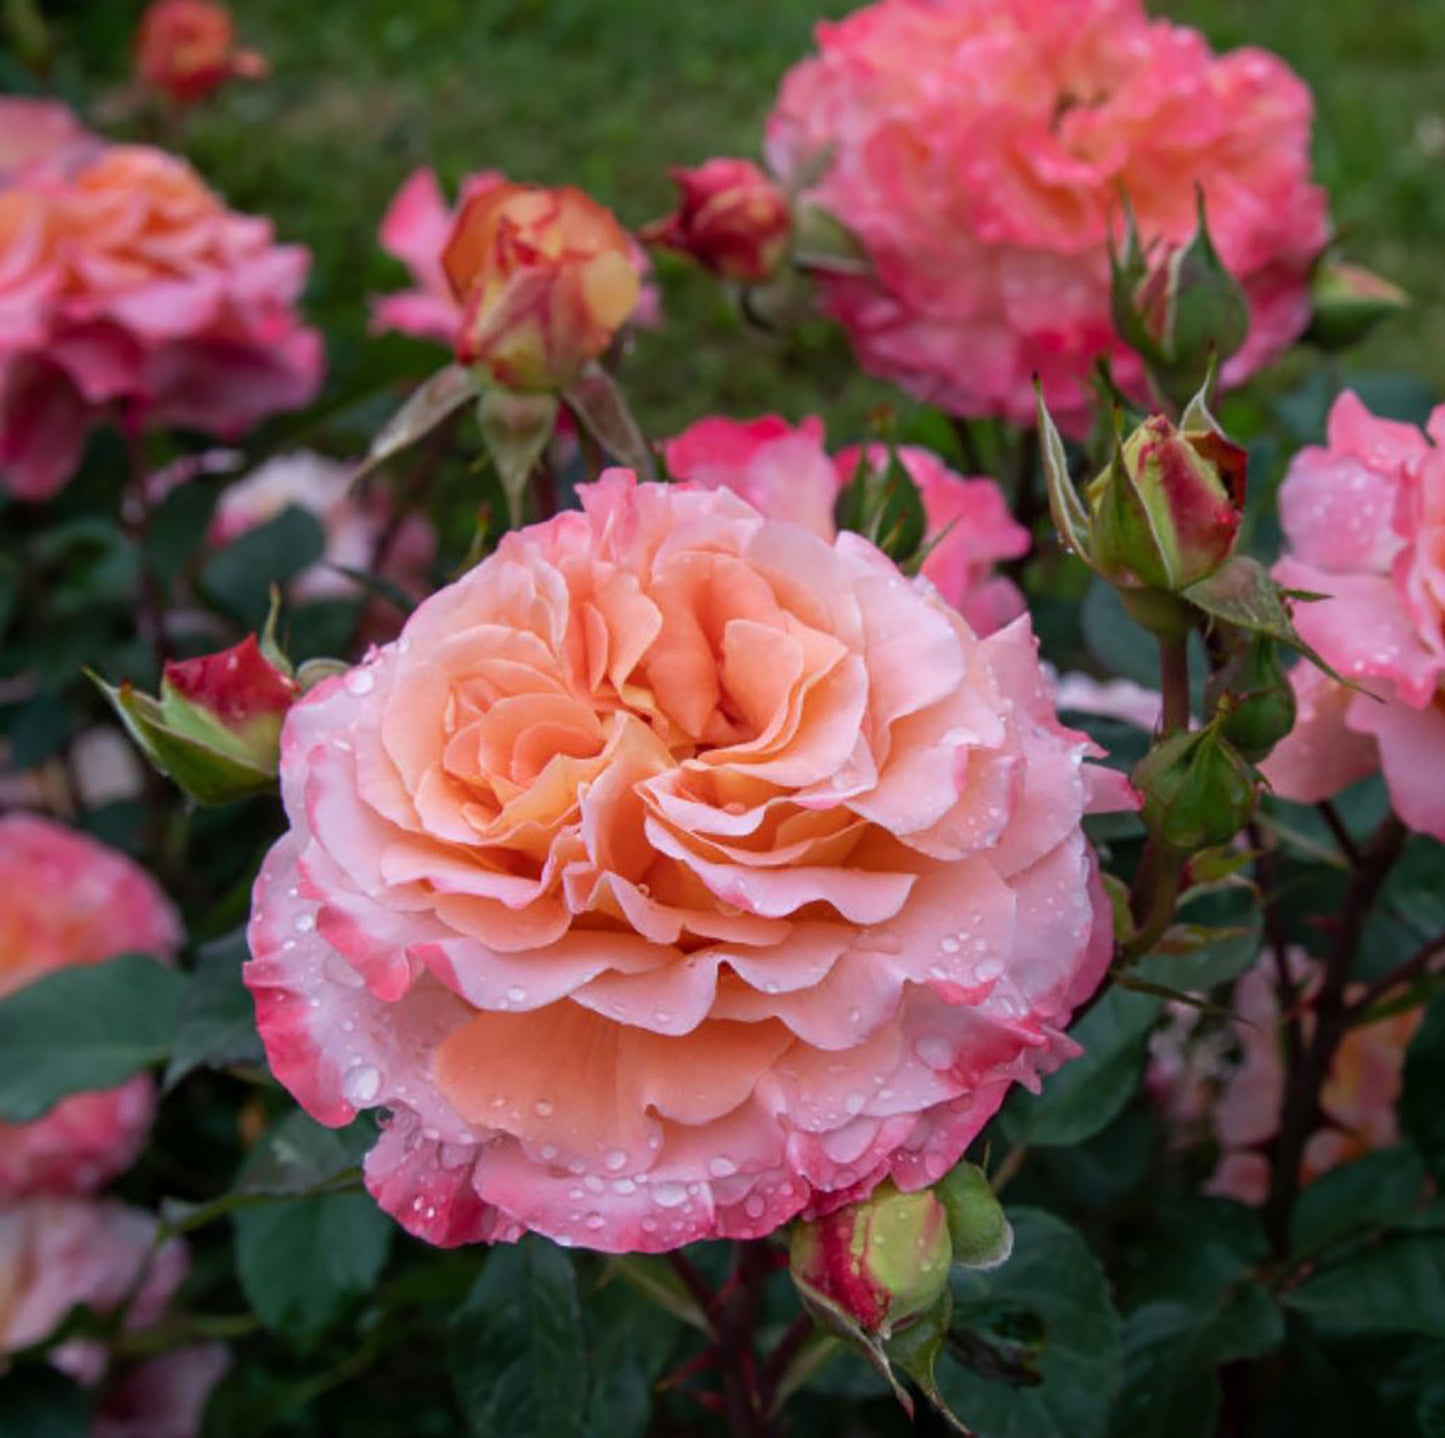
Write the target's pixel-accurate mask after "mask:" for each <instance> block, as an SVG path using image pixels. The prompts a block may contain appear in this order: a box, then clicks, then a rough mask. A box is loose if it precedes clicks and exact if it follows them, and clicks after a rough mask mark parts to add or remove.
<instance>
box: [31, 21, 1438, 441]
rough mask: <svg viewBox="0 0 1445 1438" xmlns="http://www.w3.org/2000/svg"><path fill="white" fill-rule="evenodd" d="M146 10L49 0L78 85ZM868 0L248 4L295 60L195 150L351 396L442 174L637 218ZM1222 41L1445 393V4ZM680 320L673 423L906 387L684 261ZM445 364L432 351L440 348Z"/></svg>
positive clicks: (1403, 354)
mask: <svg viewBox="0 0 1445 1438" xmlns="http://www.w3.org/2000/svg"><path fill="white" fill-rule="evenodd" d="M140 8H141V7H140V5H139V4H131V3H129V0H88V3H77V0H71V3H69V4H66V3H65V0H60V3H59V4H58V5H57V6H56V7H55V8H53V9H52V10H50V11H49V13H50V14H51V16H52V18H53V22H54V24H55V27H56V30H57V34H58V38H59V39H60V40H61V42H62V44H63V45H64V47H65V49H66V52H67V54H68V56H69V59H68V61H67V68H66V70H65V71H64V75H65V79H66V82H67V83H68V84H71V85H73V86H74V87H75V89H76V91H77V93H84V92H89V93H90V94H92V95H93V94H94V92H95V87H96V85H97V84H101V83H104V82H105V81H107V80H113V79H115V78H116V77H118V76H119V75H121V74H123V72H124V67H125V64H126V48H127V45H128V39H129V35H130V33H131V30H132V28H133V25H134V21H135V17H136V15H137V14H138V13H139V10H140ZM849 8H851V7H850V6H849V5H848V4H847V3H845V0H825V3H819V0H236V3H235V4H234V9H235V11H236V14H237V18H238V23H239V27H240V30H241V32H242V35H243V38H244V40H245V41H246V42H247V43H250V44H254V45H256V46H259V47H260V48H261V49H262V50H264V51H265V52H266V54H267V55H268V56H269V57H270V58H271V61H272V63H273V66H274V75H273V77H272V78H271V79H270V80H269V81H267V82H266V83H264V84H260V85H254V86H247V85H235V86H233V87H231V88H230V89H229V90H228V91H227V92H225V94H223V95H222V96H221V97H219V99H218V100H217V101H216V102H214V103H213V104H212V105H211V106H209V107H208V108H207V109H206V110H205V111H204V112H203V113H202V114H200V115H199V116H197V117H196V119H195V121H194V122H193V124H192V126H191V129H190V132H189V134H188V136H187V147H188V149H189V151H190V153H191V155H192V156H193V158H194V159H195V160H196V161H197V163H198V164H199V165H200V166H201V167H202V169H203V170H204V171H205V173H206V174H207V175H208V176H209V177H210V178H211V180H212V181H213V182H214V183H215V184H216V185H217V186H218V187H219V188H220V189H222V190H223V191H224V192H225V193H226V194H227V195H228V196H229V197H230V199H231V200H232V201H233V203H235V204H237V205H239V206H241V207H243V208H248V209H255V210H261V211H265V212H266V213H269V214H271V215H273V216H274V217H275V219H276V222H277V225H278V228H279V230H280V232H281V233H282V235H284V236H285V237H287V238H289V239H295V240H301V241H304V242H306V243H307V244H309V245H310V246H311V247H312V249H313V251H314V253H315V256H316V268H315V274H314V280H313V285H312V291H311V294H310V296H309V301H308V302H309V305H310V308H311V310H312V312H313V313H314V314H315V316H316V317H317V318H318V319H319V320H320V321H321V322H322V323H323V324H324V325H325V327H326V329H327V331H328V333H329V335H330V336H331V338H332V347H333V366H334V370H335V373H336V375H337V376H338V383H339V384H341V385H343V386H344V385H345V383H346V382H347V377H348V374H351V373H353V372H356V371H357V370H358V369H359V368H364V367H365V363H366V361H365V359H364V356H365V355H366V353H367V347H366V345H365V343H364V335H365V307H364V296H365V295H366V294H367V293H368V292H369V291H376V290H380V289H386V288H390V287H395V286H397V285H399V284H400V283H401V278H402V277H401V272H400V271H399V269H398V268H397V267H395V266H394V265H392V264H391V263H390V262H389V261H388V260H387V259H386V257H385V256H383V255H381V254H380V253H379V252H378V250H377V249H376V245H375V232H376V225H377V221H378V219H379V218H380V216H381V214H382V211H383V209H384V207H385V205H386V203H387V200H388V199H389V197H390V196H391V194H392V193H393V191H394V190H395V188H396V186H397V185H398V183H399V182H400V181H401V180H402V178H403V177H404V176H405V175H406V174H407V173H408V172H409V171H410V170H411V169H412V168H413V167H414V166H416V165H419V164H423V163H431V164H434V165H436V166H437V168H438V169H439V170H440V171H441V173H442V175H443V177H444V179H446V180H448V181H452V180H454V179H455V178H456V176H457V175H459V174H461V173H463V172H464V171H466V170H469V169H481V168H486V167H495V168H498V169H502V170H504V171H506V172H507V173H508V174H509V175H512V176H514V177H516V178H520V179H531V180H537V181H541V182H546V183H560V182H564V181H565V182H571V183H576V184H579V185H582V186H584V187H585V188H587V189H589V190H590V191H592V192H593V193H595V194H596V195H597V196H598V197H599V198H601V199H602V200H604V201H605V202H606V203H608V204H610V205H612V206H613V207H614V208H615V209H617V211H618V212H619V213H620V214H621V215H622V217H623V218H624V219H625V220H626V221H627V222H629V223H631V224H637V223H640V222H642V221H644V220H646V219H648V218H650V217H652V216H653V215H655V214H657V213H659V212H660V211H662V210H663V209H665V208H666V206H667V204H668V200H669V195H670V187H669V185H668V182H667V180H666V176H665V169H666V167H667V166H668V165H669V164H676V163H681V164H689V163H696V162H698V161H700V160H702V159H704V158H706V157H708V156H709V155H714V154H756V153H757V152H758V148H759V144H760V136H761V128H762V122H763V119H764V117H765V115H766V114H767V111H768V108H769V105H770V102H771V99H772V96H773V93H774V90H775V87H776V84H777V81H778V78H779V77H780V76H781V74H782V73H783V72H784V71H785V70H786V69H787V68H788V66H789V65H790V64H792V63H793V62H795V61H796V60H797V59H798V58H799V57H800V56H801V55H803V54H804V53H805V51H806V50H807V48H808V46H809V37H810V32H811V29H812V26H813V24H814V22H815V21H816V20H817V19H818V18H820V17H822V16H827V15H836V14H840V13H843V12H844V11H845V10H847V9H849ZM1154 9H1155V11H1156V13H1160V14H1166V15H1168V16H1171V17H1173V18H1175V19H1177V20H1180V21H1184V22H1188V23H1190V24H1193V25H1197V26H1199V27H1200V28H1202V29H1203V30H1204V31H1205V33H1206V34H1207V35H1208V36H1209V38H1210V39H1211V41H1212V42H1213V43H1214V44H1215V46H1216V47H1217V48H1220V49H1225V48H1231V47H1234V46H1237V45H1241V44H1258V45H1263V46H1267V47H1268V48H1270V49H1273V50H1275V51H1277V52H1278V53H1280V54H1281V55H1283V56H1284V57H1285V58H1286V59H1287V60H1288V61H1289V62H1290V63H1291V64H1292V65H1293V66H1295V68H1296V69H1297V70H1298V71H1299V72H1300V73H1301V74H1302V75H1303V76H1304V78H1305V79H1306V80H1307V81H1308V82H1309V83H1310V85H1311V86H1312V87H1313V89H1314V92H1315V95H1316V98H1317V104H1318V121H1317V126H1316V132H1315V148H1316V155H1317V162H1318V169H1319V174H1320V177H1321V179H1322V180H1323V182H1324V183H1325V184H1326V186H1327V187H1328V189H1329V191H1330V194H1331V196H1332V200H1333V206H1334V214H1335V220H1336V224H1337V227H1338V229H1339V231H1340V233H1341V235H1342V237H1343V238H1344V240H1345V242H1346V245H1347V248H1348V251H1349V253H1350V255H1351V256H1352V257H1353V258H1356V259H1358V260H1359V261H1361V262H1363V263H1365V264H1368V265H1370V266H1372V267H1374V268H1376V269H1378V270H1379V271H1381V272H1382V273H1384V274H1386V275H1388V276H1390V277H1392V278H1394V279H1395V280H1397V281H1398V282H1400V283H1401V284H1403V285H1404V286H1405V287H1406V288H1407V289H1408V290H1409V291H1410V292H1411V294H1412V295H1413V296H1414V298H1415V307H1414V309H1413V310H1412V312H1411V313H1410V314H1409V315H1407V316H1406V317H1404V318H1403V319H1401V320H1399V321H1397V322H1394V323H1393V324H1392V325H1391V326H1389V327H1388V328H1387V329H1386V330H1385V331H1384V332H1383V333H1381V334H1379V335H1378V336H1377V337H1375V338H1374V339H1372V340H1371V342H1370V343H1369V345H1368V346H1367V348H1366V350H1365V351H1364V353H1363V354H1362V355H1361V356H1360V362H1361V363H1363V364H1365V365H1368V366H1370V367H1373V368H1376V369H1387V370H1401V369H1405V370H1413V371H1415V372H1416V373H1418V374H1420V375H1422V376H1423V377H1424V378H1426V379H1427V380H1428V381H1429V382H1430V383H1431V384H1432V385H1433V386H1434V388H1435V389H1436V390H1437V391H1439V392H1445V343H1442V331H1445V327H1442V324H1441V319H1442V303H1445V276H1442V269H1445V266H1442V259H1445V0H1376V3H1373V4H1371V3H1364V0H1167V3H1160V4H1156V5H1155V6H1154ZM662 277H663V281H664V287H665V294H666V302H667V307H668V313H669V323H668V325H667V327H666V328H665V329H664V330H663V331H662V332H661V333H659V334H655V335H650V336H646V337H645V338H644V339H643V341H642V343H641V345H640V347H639V351H638V354H637V356H636V361H635V363H633V364H631V365H629V367H628V371H627V374H626V380H627V384H628V387H629V390H630V391H631V392H632V393H633V396H634V401H635V403H636V405H637V407H638V409H639V411H640V413H641V416H642V418H643V419H644V421H645V422H646V423H647V425H648V426H649V427H650V428H651V429H652V430H653V431H654V432H666V431H667V430H668V429H669V428H673V427H676V426H677V425H680V424H682V423H685V422H686V421H687V420H688V419H690V418H692V417H695V416H696V415H698V414H701V413H704V412H707V411H723V412H733V413H737V414H747V413H752V412H756V411H757V410H760V409H762V408H778V409H781V410H783V411H784V412H787V413H791V414H794V415H797V414H801V413H805V412H807V411H809V410H812V409H818V408H821V409H822V410H823V411H824V412H825V413H829V414H833V413H841V414H844V415H846V416H849V417H856V416H857V415H858V414H860V413H861V411H862V409H863V408H864V407H865V406H866V405H868V404H869V403H871V402H873V401H874V400H876V399H878V398H886V397H889V396H888V392H887V391H885V390H884V389H883V388H882V387H881V386H874V385H872V384H869V383H867V382H865V381H862V380H860V379H858V378H857V377H856V376H853V375H852V374H851V372H850V367H849V366H848V364H847V362H846V355H845V354H844V352H843V351H842V350H841V348H840V347H839V346H838V345H836V344H835V343H833V342H832V341H831V340H830V341H827V342H818V341H815V342H814V344H813V345H812V346H811V347H804V348H802V349H801V350H799V349H797V348H793V349H790V350H784V351H778V350H769V349H768V348H766V347H763V348H760V347H759V346H758V344H757V342H756V341H754V340H752V339H750V338H749V337H747V336H745V335H743V334H741V333H740V332H739V329H738V326H737V324H736V323H735V321H734V319H733V317H732V315H731V313H730V311H729V309H728V306H727V303H726V301H725V300H724V299H723V297H722V296H721V295H720V293H719V291H718V289H717V288H716V287H715V286H714V285H713V284H712V283H711V282H710V281H708V280H707V279H706V278H705V277H704V276H701V275H699V274H697V273H695V272H692V271H690V270H689V269H687V268H686V267H685V266H681V265H673V264H670V263H665V264H664V267H663V275H662ZM418 358H420V356H419V357H418Z"/></svg>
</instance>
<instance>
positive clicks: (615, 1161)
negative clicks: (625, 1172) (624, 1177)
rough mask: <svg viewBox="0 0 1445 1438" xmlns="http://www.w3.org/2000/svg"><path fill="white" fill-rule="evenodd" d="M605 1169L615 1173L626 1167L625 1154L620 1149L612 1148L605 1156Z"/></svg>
mask: <svg viewBox="0 0 1445 1438" xmlns="http://www.w3.org/2000/svg"><path fill="white" fill-rule="evenodd" d="M607 1167H608V1168H610V1169H611V1170H612V1172H613V1173H616V1172H617V1171H618V1169H621V1168H626V1167H627V1154H626V1153H625V1152H624V1151H623V1150H622V1149H620V1148H614V1149H613V1150H612V1152H611V1153H609V1154H608V1155H607Z"/></svg>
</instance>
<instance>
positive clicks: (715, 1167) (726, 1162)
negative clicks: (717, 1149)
mask: <svg viewBox="0 0 1445 1438" xmlns="http://www.w3.org/2000/svg"><path fill="white" fill-rule="evenodd" d="M707 1171H708V1172H709V1173H710V1174H712V1176H713V1177H714V1178H730V1177H731V1176H732V1175H733V1174H735V1173H736V1172H737V1171H738V1166H737V1164H735V1163H734V1162H733V1161H732V1159H730V1158H724V1157H723V1156H722V1154H719V1155H718V1156H717V1157H716V1158H714V1159H709V1160H708V1165H707Z"/></svg>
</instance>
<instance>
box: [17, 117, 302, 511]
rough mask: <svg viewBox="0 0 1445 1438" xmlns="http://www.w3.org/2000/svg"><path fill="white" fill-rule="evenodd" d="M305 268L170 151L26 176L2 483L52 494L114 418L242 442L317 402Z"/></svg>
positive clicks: (134, 150) (128, 152)
mask: <svg viewBox="0 0 1445 1438" xmlns="http://www.w3.org/2000/svg"><path fill="white" fill-rule="evenodd" d="M307 263H308V260H307V254H306V251H305V250H304V249H301V248H300V247H298V246H294V245H292V246H288V245H277V244H275V243H274V241H273V238H272V229H271V224H270V221H268V220H263V219H256V218H252V217H250V216H247V215H240V214H236V213H235V212H233V211H230V210H227V209H226V207H225V206H224V205H223V204H222V202H221V201H220V199H219V198H218V197H217V196H216V195H215V194H213V193H212V192H211V191H210V190H209V189H207V188H206V186H205V185H204V184H203V183H202V181H201V179H200V177H199V176H198V175H196V173H195V172H194V171H193V170H192V169H191V168H190V167H189V166H188V165H187V164H186V163H185V161H183V160H180V159H177V158H176V157H174V156H172V155H167V154H166V153H164V152H163V151H161V150H155V149H151V148H148V147H146V146H140V145H114V146H109V147H106V148H104V149H103V150H101V151H100V152H99V153H98V154H97V155H96V156H95V157H94V158H92V159H90V160H89V161H88V162H87V163H85V164H82V165H80V166H79V167H78V168H75V169H74V170H73V171H67V172H65V173H62V172H61V170H60V169H59V168H57V167H55V166H49V165H41V166H36V167H32V168H31V169H30V170H27V171H26V172H24V173H23V174H22V175H21V176H20V178H19V179H18V180H16V181H15V182H14V183H12V184H11V185H10V186H9V187H8V188H6V189H3V190H0V319H3V320H4V324H3V325H0V480H3V482H4V483H5V484H6V485H7V487H8V488H9V489H10V491H11V492H12V493H13V494H14V495H16V496H17V497H18V498H21V499H28V500H41V499H46V498H49V497H50V496H51V495H52V494H54V493H55V492H56V491H57V490H58V489H59V488H60V487H61V486H62V485H63V484H64V483H65V482H66V480H67V479H69V477H70V476H71V474H72V473H73V472H74V471H75V469H76V466H77V465H78V464H79V463H80V459H81V455H82V452H83V450H84V445H85V434H86V430H87V429H88V428H89V427H90V425H92V424H94V423H98V422H101V421H103V420H105V419H107V418H110V417H113V416H117V417H118V418H119V419H120V422H121V423H122V424H123V425H125V426H126V427H127V428H128V429H131V430H135V429H156V428H163V427H166V426H180V427H185V428H190V429H199V430H205V431H208V432H210V433H213V434H218V435H221V436H222V437H231V438H234V437H235V436H237V435H240V434H242V433H244V432H245V431H246V430H247V429H249V428H251V427H252V426H253V425H254V424H256V423H257V422H258V421H260V420H261V419H263V418H265V417H266V416H267V415H270V414H274V413H276V412H277V411H279V410H286V409H294V408H296V407H297V406H299V405H302V404H305V403H306V402H307V401H309V400H310V399H311V397H312V396H313V395H314V394H315V392H316V390H317V388H318V386H319V384H320V381H321V371H322V364H323V355H322V347H321V337H320V335H318V334H317V333H316V331H314V330H311V329H307V328H305V327H304V326H303V325H302V324H301V323H300V321H299V319H298V317H297V314H296V310H295V301H296V298H297V295H298V294H299V293H300V290H301V286H302V283H303V282H304V280H305V277H306V268H307Z"/></svg>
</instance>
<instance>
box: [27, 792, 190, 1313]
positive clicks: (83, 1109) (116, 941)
mask: <svg viewBox="0 0 1445 1438" xmlns="http://www.w3.org/2000/svg"><path fill="white" fill-rule="evenodd" d="M0 891H3V893H4V894H5V902H4V904H3V905H0V997H3V996H5V995H7V994H12V993H14V992H15V990H16V989H19V988H23V987H24V986H25V985H26V984H28V983H31V982H32V981H34V980H35V979H38V978H40V977H42V976H43V975H45V974H48V973H52V972H54V971H55V970H57V969H62V968H67V967H69V966H70V965H71V964H93V963H98V962H99V961H101V960H102V959H108V958H111V957H113V956H114V955H116V954H121V953H126V952H128V951H137V952H145V953H148V954H154V955H155V956H156V957H157V958H162V959H169V958H171V957H172V956H173V955H174V954H175V952H176V950H177V949H178V948H179V947H180V944H181V940H182V931H181V923H180V918H179V917H178V915H177V914H176V911H175V909H174V908H173V907H172V906H171V903H170V901H169V900H168V899H167V898H166V896H165V895H164V894H163V893H162V892H161V890H160V889H159V888H158V887H157V885H156V884H155V882H154V881H153V880H152V879H151V878H150V876H149V875H148V874H146V873H145V871H144V870H142V869H140V868H139V867H137V866H136V865H135V864H134V863H132V861H131V860H130V859H128V858H126V856H125V855H124V854H120V853H117V852H116V851H115V850H114V849H110V848H107V847H106V846H105V845H104V844H101V843H98V842H97V841H96V840H94V839H91V838H88V837H87V836H86V835H84V834H80V833H77V832H76V831H75V830H73V829H67V828H65V827H64V826H63V825H61V824H56V823H52V822H51V821H50V820H49V819H42V818H40V817H38V816H37V815H33V814H9V815H6V816H5V817H3V818H0ZM154 1108H155V1096H154V1090H153V1088H152V1085H151V1080H150V1079H149V1078H148V1077H146V1076H144V1075H141V1076H139V1077H137V1078H134V1079H132V1080H130V1082H128V1083H126V1084H123V1085H121V1086H120V1087H119V1088H116V1089H109V1090H106V1091H105V1092H102V1093H81V1094H74V1095H72V1096H71V1097H69V1098H66V1099H62V1100H61V1101H60V1103H58V1104H57V1105H56V1106H55V1107H54V1108H53V1109H51V1110H50V1112H49V1113H47V1114H45V1115H44V1116H43V1117H42V1118H39V1119H36V1120H35V1122H34V1123H28V1124H0V1202H5V1201H8V1200H10V1199H13V1198H15V1197H17V1196H18V1195H21V1194H28V1193H86V1192H89V1191H91V1190H93V1189H95V1188H98V1187H99V1186H100V1185H101V1184H103V1183H105V1182H106V1180H107V1179H110V1178H112V1177H113V1176H114V1175H115V1174H117V1173H120V1172H122V1171H123V1170H124V1169H127V1168H129V1167H130V1165H131V1164H132V1163H133V1162H134V1161H135V1158H136V1155H137V1154H138V1153H139V1152H140V1149H141V1146H142V1144H143V1143H144V1142H145V1137H146V1133H147V1132H148V1131H149V1129H150V1124H151V1118H152V1116H153V1113H154ZM0 1312H3V1304H0Z"/></svg>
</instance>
